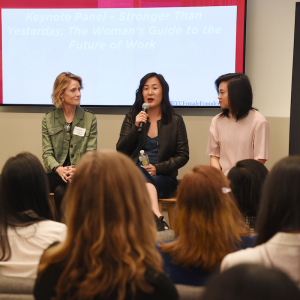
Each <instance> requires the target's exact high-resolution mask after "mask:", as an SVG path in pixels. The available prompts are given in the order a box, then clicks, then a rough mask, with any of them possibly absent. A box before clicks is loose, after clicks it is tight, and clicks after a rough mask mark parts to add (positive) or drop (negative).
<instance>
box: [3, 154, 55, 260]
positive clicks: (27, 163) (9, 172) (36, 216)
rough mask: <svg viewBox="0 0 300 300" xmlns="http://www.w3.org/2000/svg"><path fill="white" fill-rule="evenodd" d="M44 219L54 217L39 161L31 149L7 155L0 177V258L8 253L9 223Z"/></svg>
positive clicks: (8, 254)
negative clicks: (9, 156) (26, 151)
mask: <svg viewBox="0 0 300 300" xmlns="http://www.w3.org/2000/svg"><path fill="white" fill-rule="evenodd" d="M45 219H50V220H53V215H52V212H51V208H50V204H49V188H48V180H47V176H46V173H45V170H44V168H43V166H42V164H41V163H40V161H39V160H38V159H37V157H36V156H34V155H33V154H30V153H21V154H18V155H17V156H14V157H11V158H9V159H8V160H7V162H6V163H5V165H4V167H3V169H2V174H1V177H0V261H5V260H8V259H9V258H10V256H11V248H10V245H9V241H8V237H7V229H8V227H9V226H10V227H17V226H18V227H19V226H28V225H31V224H33V223H35V222H38V221H41V220H45Z"/></svg>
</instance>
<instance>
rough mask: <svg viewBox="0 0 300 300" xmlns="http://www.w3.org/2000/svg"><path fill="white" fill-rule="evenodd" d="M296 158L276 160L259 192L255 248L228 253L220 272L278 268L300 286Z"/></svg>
mask: <svg viewBox="0 0 300 300" xmlns="http://www.w3.org/2000/svg"><path fill="white" fill-rule="evenodd" d="M299 182H300V157H299V156H290V157H287V158H284V159H282V160H280V161H279V162H278V163H277V164H276V165H275V166H274V167H273V169H272V170H271V171H270V173H269V175H268V176H267V178H266V181H265V183H264V186H263V189H262V198H261V202H260V208H259V211H258V215H257V220H256V231H257V233H258V238H257V246H256V247H255V248H253V249H246V250H243V251H238V252H236V253H232V254H229V255H228V256H226V257H225V258H224V260H223V262H222V265H221V267H222V270H225V269H228V268H230V267H231V266H233V265H236V264H240V263H258V264H262V265H264V266H266V267H271V268H277V269H281V270H282V271H284V272H286V273H287V274H288V275H289V276H290V277H291V278H292V279H293V280H294V281H295V282H296V283H297V284H298V286H300V271H299V265H300V256H299V253H300V201H299V198H300V185H299Z"/></svg>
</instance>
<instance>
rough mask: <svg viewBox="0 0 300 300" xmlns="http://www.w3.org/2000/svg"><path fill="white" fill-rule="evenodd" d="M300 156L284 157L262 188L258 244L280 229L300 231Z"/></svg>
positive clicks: (258, 220)
mask: <svg viewBox="0 0 300 300" xmlns="http://www.w3.org/2000/svg"><path fill="white" fill-rule="evenodd" d="M299 183H300V156H290V157H286V158H284V159H282V160H280V161H279V162H278V163H277V164H276V165H275V166H274V167H273V169H272V170H271V171H270V173H269V175H268V176H267V178H266V181H265V183H264V185H263V188H262V197H261V203H260V207H259V211H258V215H257V220H256V231H257V233H258V237H257V244H258V245H260V244H262V243H265V242H267V241H268V240H269V239H270V238H272V237H273V236H274V235H275V234H276V233H277V232H280V231H282V232H290V231H298V230H300V201H299V198H300V184H299Z"/></svg>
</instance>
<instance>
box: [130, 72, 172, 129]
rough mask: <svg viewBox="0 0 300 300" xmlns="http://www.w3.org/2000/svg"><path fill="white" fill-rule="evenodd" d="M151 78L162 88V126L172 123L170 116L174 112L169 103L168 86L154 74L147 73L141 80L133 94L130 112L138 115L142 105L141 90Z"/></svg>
mask: <svg viewBox="0 0 300 300" xmlns="http://www.w3.org/2000/svg"><path fill="white" fill-rule="evenodd" d="M151 77H156V78H157V79H158V80H159V82H160V84H161V86H162V89H163V99H162V102H161V109H162V118H161V119H162V122H163V124H168V123H169V122H171V121H172V115H173V114H174V113H175V112H174V108H173V106H172V105H171V103H170V98H169V85H168V83H167V82H166V80H165V78H164V77H163V76H162V75H161V74H157V73H154V72H153V73H148V74H147V75H145V76H144V77H143V78H142V79H141V81H140V85H139V87H138V89H137V90H136V93H135V102H134V103H133V105H132V107H131V109H130V111H133V112H134V114H135V115H138V114H139V112H140V111H141V110H142V105H143V103H144V97H143V88H144V85H145V83H146V81H147V80H148V79H149V78H151Z"/></svg>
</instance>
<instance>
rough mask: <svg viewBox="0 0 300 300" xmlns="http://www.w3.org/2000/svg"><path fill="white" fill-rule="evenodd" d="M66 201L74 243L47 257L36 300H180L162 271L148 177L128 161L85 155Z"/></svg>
mask: <svg viewBox="0 0 300 300" xmlns="http://www.w3.org/2000/svg"><path fill="white" fill-rule="evenodd" d="M64 201H65V204H66V205H65V208H66V224H67V226H68V233H67V238H66V240H65V242H63V243H61V244H58V245H55V246H53V247H52V248H49V249H48V250H47V251H46V252H45V253H44V255H43V257H42V259H41V263H40V266H39V274H38V279H37V282H36V286H35V290H34V295H35V299H37V300H39V299H41V300H47V299H49V300H50V299H52V297H56V298H55V299H61V300H68V299H103V300H106V299H114V300H124V299H126V300H131V299H135V300H142V299H158V300H160V299H161V300H165V299H174V300H176V299H178V295H177V292H176V290H175V287H174V286H173V284H172V283H171V282H170V280H169V279H168V278H167V277H166V276H165V275H164V274H163V273H162V261H161V257H160V255H159V253H158V251H157V250H156V248H155V240H156V230H155V224H154V220H153V215H152V212H151V208H150V202H149V197H148V194H147V191H146V187H145V184H144V181H143V178H142V176H141V174H140V172H139V171H138V169H137V168H136V166H135V165H134V164H133V163H132V161H131V160H130V159H129V158H128V157H127V156H126V155H123V154H122V153H117V152H110V151H106V152H100V153H97V152H89V153H87V154H85V155H84V157H83V158H82V159H81V160H80V162H79V164H78V167H77V169H76V172H75V174H74V177H73V180H72V182H71V183H70V188H69V189H68V190H67V193H66V196H65V198H64Z"/></svg>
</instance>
